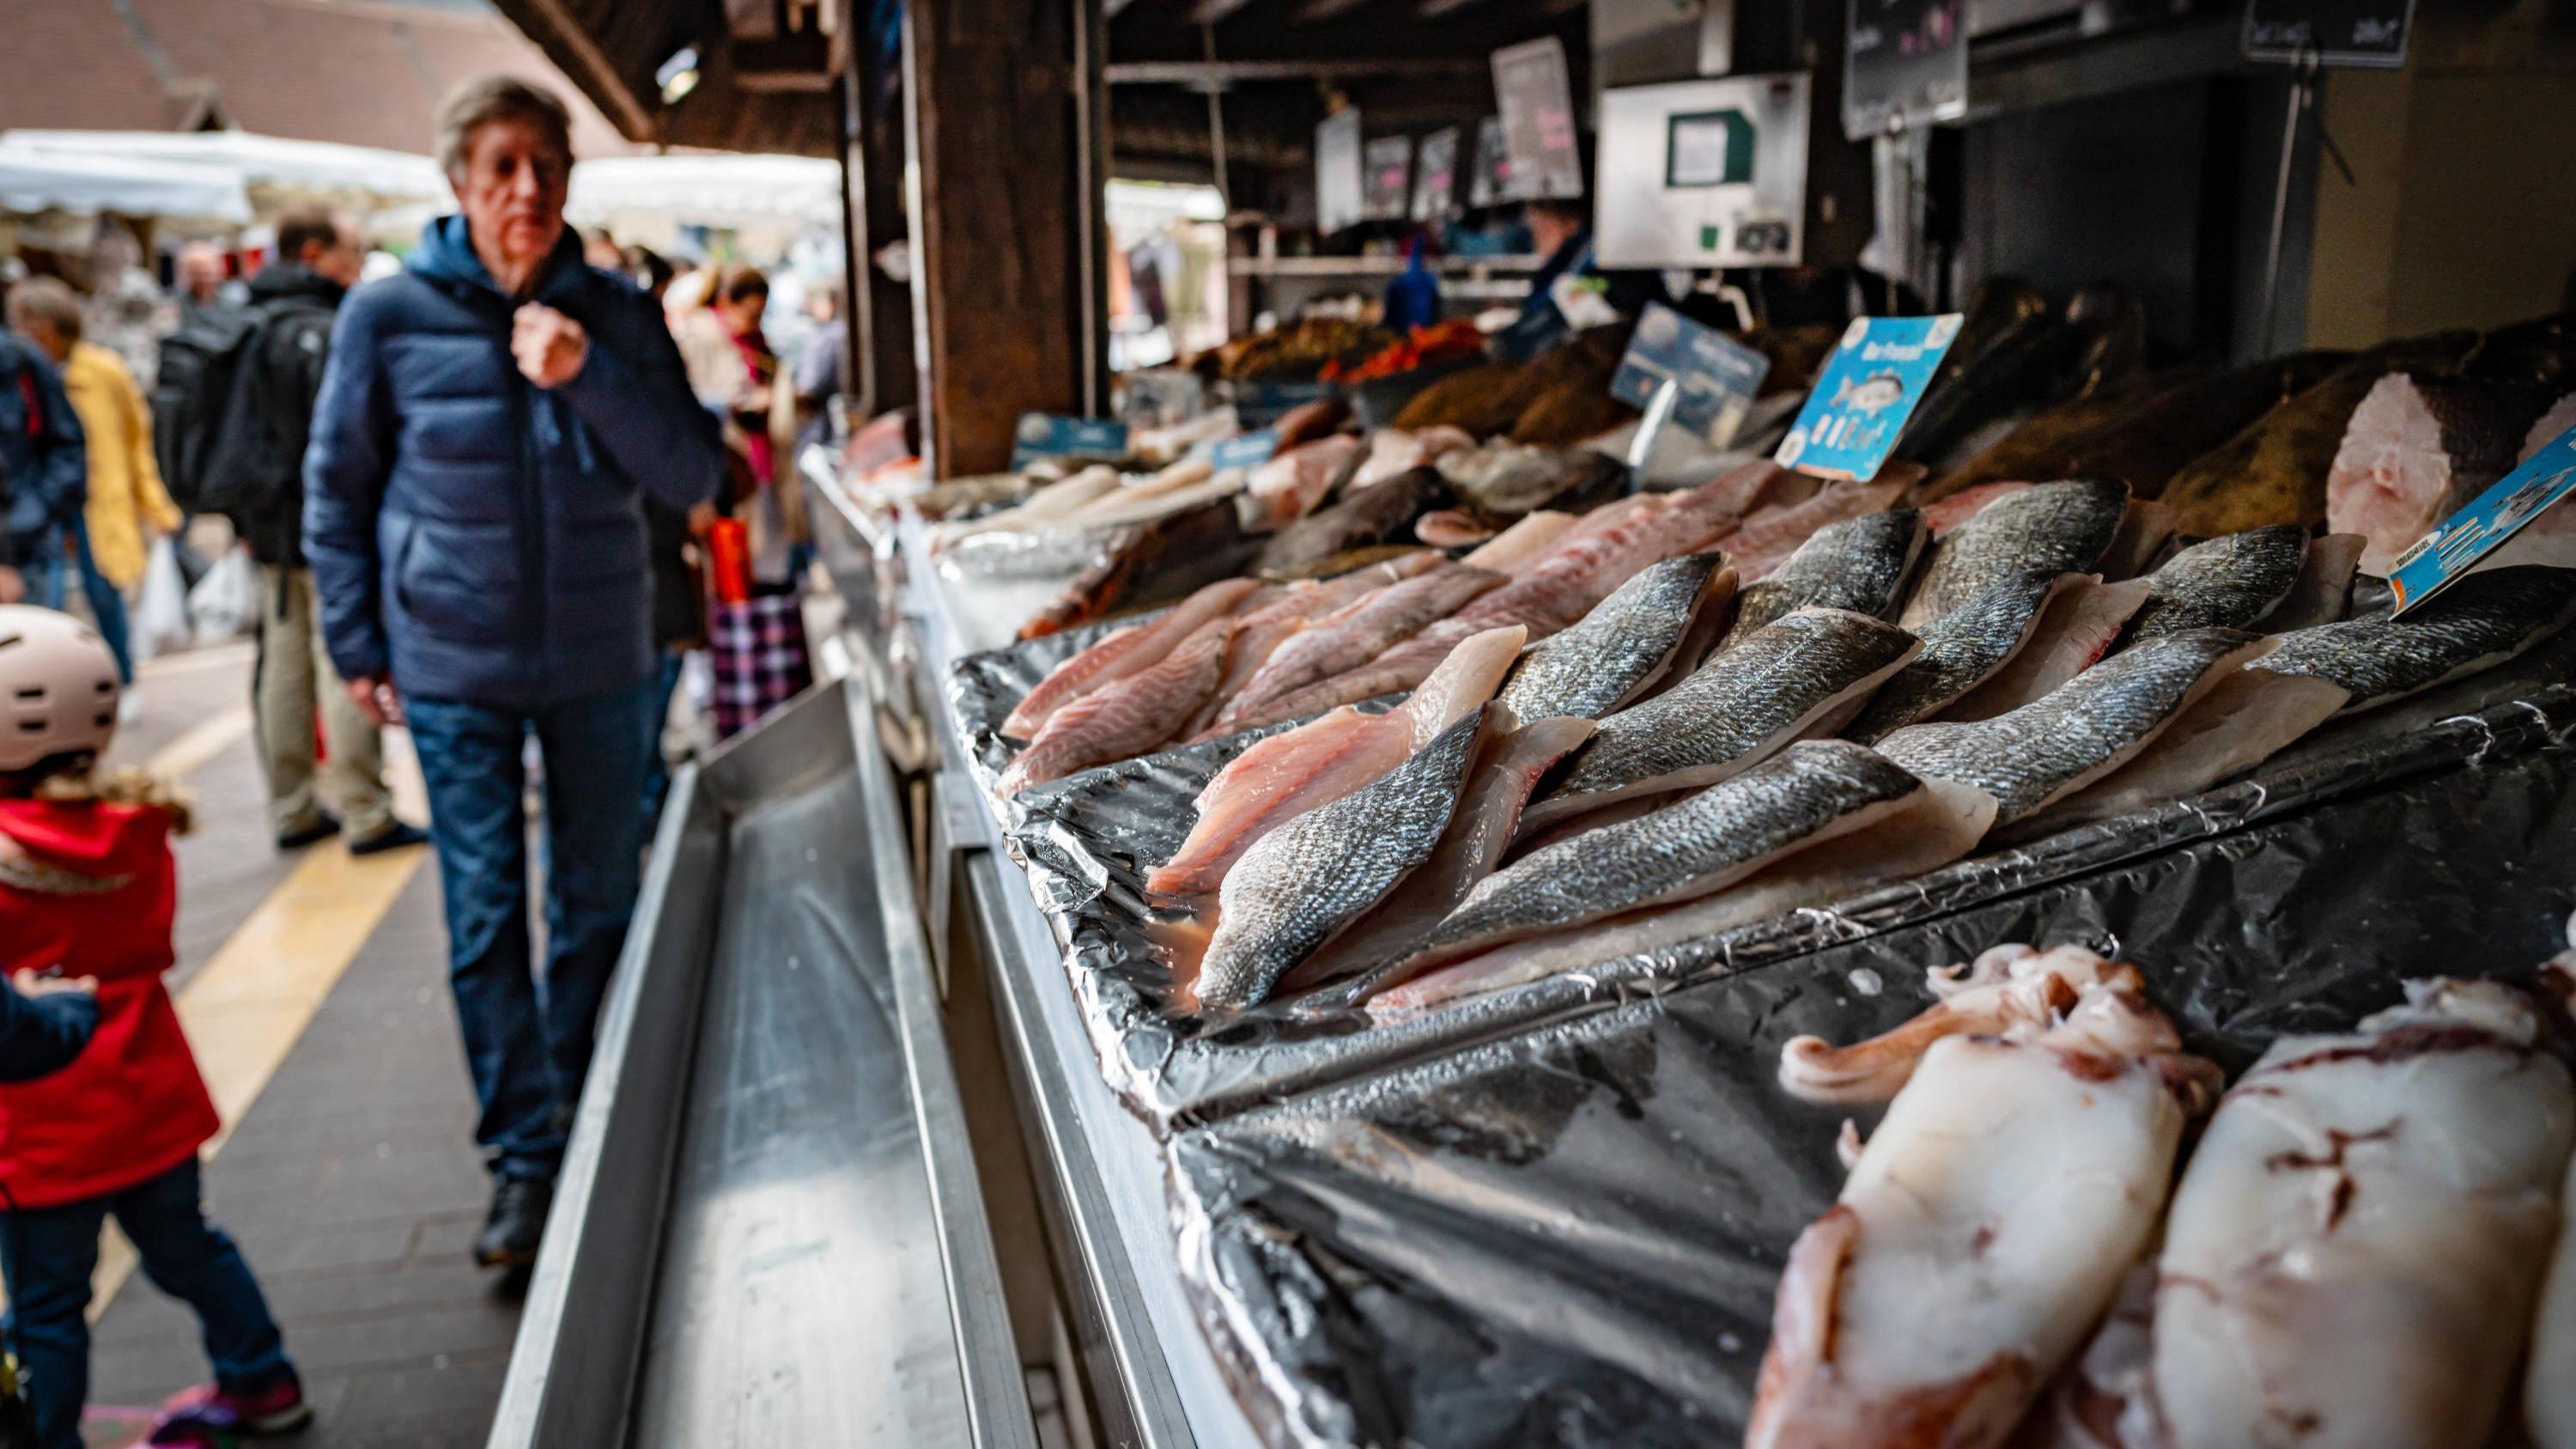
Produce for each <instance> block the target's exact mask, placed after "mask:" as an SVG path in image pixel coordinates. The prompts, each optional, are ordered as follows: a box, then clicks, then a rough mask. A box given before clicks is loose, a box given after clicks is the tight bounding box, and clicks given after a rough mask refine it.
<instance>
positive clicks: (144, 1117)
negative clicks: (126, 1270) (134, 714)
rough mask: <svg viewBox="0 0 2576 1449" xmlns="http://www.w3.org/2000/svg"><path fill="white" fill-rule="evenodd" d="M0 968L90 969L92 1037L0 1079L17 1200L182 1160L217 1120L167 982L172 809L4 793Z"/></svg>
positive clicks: (126, 1182)
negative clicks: (39, 1066) (16, 1079)
mask: <svg viewBox="0 0 2576 1449" xmlns="http://www.w3.org/2000/svg"><path fill="white" fill-rule="evenodd" d="M0 836H6V837H7V838H8V840H9V841H10V842H12V843H14V844H15V845H16V847H17V849H15V850H9V849H7V848H6V847H5V846H0V967H5V968H6V969H7V970H9V971H12V972H15V971H18V970H20V969H22V968H25V967H30V966H32V967H34V968H36V969H37V970H40V971H41V970H45V969H47V968H52V967H59V968H60V969H61V971H62V973H63V974H64V975H66V976H95V977H97V978H98V1034H97V1035H96V1036H94V1037H92V1038H91V1039H90V1044H89V1046H88V1048H87V1049H86V1050H84V1051H83V1052H82V1053H81V1054H80V1056H79V1057H78V1058H76V1059H75V1060H74V1061H73V1062H72V1064H71V1065H70V1066H68V1067H65V1068H64V1069H63V1070H61V1071H59V1072H56V1073H54V1074H53V1075H52V1076H49V1077H40V1078H38V1079H36V1080H35V1081H32V1082H22V1083H19V1084H17V1085H14V1086H0V1186H5V1187H6V1188H7V1189H8V1194H9V1200H10V1201H13V1202H15V1204H16V1205H17V1206H19V1207H22V1208H36V1207H51V1206H54V1205H57V1204H60V1203H67V1202H77V1201H79V1200H80V1199H82V1198H90V1197H98V1196H100V1195H102V1194H105V1193H111V1192H115V1191H118V1190H120V1189H122V1188H128V1187H132V1186H134V1185H135V1184H136V1183H140V1182H145V1181H148V1180H150V1179H152V1178H155V1177H158V1176H160V1175H161V1174H162V1173H165V1172H167V1171H169V1170H170V1169H171V1168H174V1167H176V1166H178V1165H179V1164H180V1163H182V1162H185V1161H187V1160H188V1158H189V1157H190V1156H191V1155H193V1154H194V1153H195V1152H196V1150H197V1149H198V1148H199V1147H201V1146H203V1145H205V1142H206V1139H208V1138H210V1137H212V1136H214V1135H215V1132H216V1130H217V1129H218V1128H219V1127H220V1126H221V1125H222V1123H221V1119H219V1118H218V1117H217V1116H216V1114H215V1104H214V1101H213V1099H211V1098H209V1097H208V1096H207V1095H206V1084H205V1081H204V1079H202V1078H200V1077H199V1076H198V1075H197V1059H196V1057H195V1055H194V1054H192V1053H191V1052H190V1051H189V1050H188V1039H187V1037H186V1036H184V1035H182V1034H181V1032H180V1030H179V1013H178V1012H177V1010H176V1009H174V1008H173V1007H172V1006H171V1004H170V993H169V990H168V989H167V988H165V987H164V986H163V985H162V984H161V973H162V972H164V971H167V970H169V969H170V966H171V963H172V961H173V960H174V959H175V957H174V956H173V955H172V953H171V949H170V921H171V917H172V915H173V914H174V913H175V911H176V910H177V907H178V872H177V869H176V862H174V861H173V860H172V859H171V856H170V838H169V837H170V816H169V814H168V813H167V812H166V811H161V810H151V809H137V808H133V807H129V806H123V805H99V804H87V803H66V802H54V801H39V800H0Z"/></svg>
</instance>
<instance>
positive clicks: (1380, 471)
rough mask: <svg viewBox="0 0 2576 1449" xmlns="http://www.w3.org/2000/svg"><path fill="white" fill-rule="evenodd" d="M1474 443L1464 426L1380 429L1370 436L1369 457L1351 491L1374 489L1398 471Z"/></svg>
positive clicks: (1425, 464) (1426, 463)
mask: <svg viewBox="0 0 2576 1449" xmlns="http://www.w3.org/2000/svg"><path fill="white" fill-rule="evenodd" d="M1474 446H1476V440H1475V439H1474V438H1471V437H1469V436H1467V433H1466V431H1465V430H1464V429H1461V428H1452V427H1447V426H1442V425H1437V424H1435V425H1433V426H1431V427H1428V428H1424V429H1422V430H1421V431H1419V432H1412V431H1407V430H1406V429H1403V428H1380V429H1378V430H1377V431H1376V432H1374V433H1371V434H1370V435H1369V440H1368V456H1367V457H1366V458H1364V459H1362V460H1361V462H1360V466H1359V469H1358V471H1356V472H1354V473H1352V474H1351V481H1350V482H1349V484H1348V485H1346V486H1347V488H1348V489H1349V491H1351V492H1358V491H1359V490H1360V489H1363V488H1373V487H1375V486H1377V485H1378V484H1380V483H1383V482H1385V481H1386V480H1388V479H1389V478H1392V477H1394V476H1396V475H1397V474H1399V473H1403V472H1406V471H1408V470H1410V469H1414V468H1423V467H1428V466H1430V465H1431V464H1432V463H1433V462H1434V461H1435V460H1437V459H1438V458H1439V457H1440V455H1441V454H1443V453H1448V452H1454V451H1456V450H1457V449H1460V448H1472V447H1474Z"/></svg>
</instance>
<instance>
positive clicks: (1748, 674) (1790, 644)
mask: <svg viewBox="0 0 2576 1449" xmlns="http://www.w3.org/2000/svg"><path fill="white" fill-rule="evenodd" d="M1921 647H1922V646H1921V644H1920V643H1918V642H1917V641H1916V639H1915V637H1914V636H1913V635H1911V634H1908V633H1906V632H1905V631H1904V630H1902V629H1899V628H1897V627H1896V626H1895V625H1893V624H1890V623H1886V622H1884V621H1882V620H1879V619H1873V618H1871V617H1869V616H1868V615H1866V614H1855V613H1852V612H1851V611H1849V610H1847V609H1800V610H1798V611H1797V612H1796V613H1794V614H1791V615H1789V616H1788V617H1787V618H1784V619H1781V620H1780V621H1778V622H1777V623H1773V624H1769V625H1765V626H1764V627H1762V628H1760V629H1756V630H1754V631H1753V632H1752V633H1751V634H1749V635H1747V636H1745V638H1744V639H1743V640H1742V641H1741V642H1739V643H1737V644H1736V645H1734V646H1733V647H1732V648H1728V649H1723V650H1720V651H1719V652H1718V653H1717V655H1716V656H1715V657H1713V658H1711V659H1710V660H1709V661H1708V663H1706V664H1704V665H1702V666H1700V669H1699V671H1698V672H1697V673H1695V674H1693V675H1691V677H1690V678H1688V679H1685V680H1683V681H1682V682H1681V683H1679V684H1677V685H1674V686H1673V687H1672V688H1671V689H1670V690H1668V691H1666V692H1665V693H1663V694H1659V695H1657V696H1655V697H1654V698H1653V699H1650V700H1647V701H1646V702H1644V703H1642V704H1638V705H1633V706H1631V707H1629V708H1627V709H1623V710H1621V711H1619V712H1618V713H1616V714H1613V715H1610V716H1608V717H1606V718H1605V719H1603V720H1602V722H1601V729H1600V731H1599V733H1597V734H1595V735H1594V736H1593V737H1592V742H1591V743H1590V744H1588V745H1585V746H1584V747H1583V749H1582V750H1581V751H1580V752H1579V753H1577V754H1576V755H1575V757H1574V762H1573V764H1572V765H1571V766H1570V767H1569V768H1568V769H1567V771H1566V773H1565V777H1564V778H1563V779H1562V780H1559V781H1558V782H1557V783H1556V784H1555V785H1553V786H1551V787H1550V788H1549V789H1548V791H1547V792H1546V793H1545V794H1543V795H1541V796H1540V797H1539V799H1538V800H1537V801H1535V802H1534V803H1532V804H1531V806H1530V808H1529V809H1528V810H1527V811H1525V812H1524V813H1523V814H1522V817H1521V828H1522V829H1523V830H1529V831H1536V830H1539V829H1542V828H1544V827H1546V826H1548V825H1550V824H1553V823H1554V822H1556V821H1559V820H1563V819H1567V818H1569V817H1571V816H1575V815H1581V814H1586V813H1589V812H1591V811H1594V810H1598V809H1600V808H1601V807H1603V806H1605V805H1613V804H1616V803H1618V802H1619V801H1620V800H1623V799H1626V798H1628V797H1629V796H1632V795H1638V794H1644V793H1647V792H1650V791H1661V790H1679V789H1687V788H1692V787H1696V786H1700V785H1714V784H1716V783H1718V782H1719V781H1721V780H1725V779H1727V778H1729V777H1731V776H1733V775H1735V774H1737V773H1739V772H1741V771H1743V770H1745V769H1748V768H1750V767H1751V766H1753V765H1756V764H1758V763H1760V762H1761V761H1763V760H1765V759H1768V758H1769V757H1770V756H1772V755H1773V754H1776V753H1778V752H1779V750H1780V749H1781V748H1782V747H1784V746H1786V745H1787V744H1788V743H1789V742H1790V741H1792V740H1797V739H1803V738H1805V737H1807V736H1809V735H1815V734H1830V733H1832V732H1833V731H1834V730H1836V729H1838V728H1840V727H1841V726H1842V724H1843V723H1844V722H1845V721H1846V720H1848V719H1849V718H1850V717H1851V713H1852V711H1853V710H1855V709H1857V708H1859V706H1860V702H1861V701H1863V700H1865V699H1867V698H1868V697H1869V693H1870V691H1871V690H1874V689H1876V688H1877V687H1878V686H1879V685H1880V684H1882V683H1884V682H1885V681H1886V680H1887V679H1888V678H1889V677H1890V676H1892V675H1894V674H1895V673H1896V672H1897V671H1898V670H1900V669H1902V668H1904V667H1905V663H1906V661H1907V660H1909V659H1912V658H1913V657H1914V655H1915V653H1916V652H1917V651H1918V650H1919V649H1921Z"/></svg>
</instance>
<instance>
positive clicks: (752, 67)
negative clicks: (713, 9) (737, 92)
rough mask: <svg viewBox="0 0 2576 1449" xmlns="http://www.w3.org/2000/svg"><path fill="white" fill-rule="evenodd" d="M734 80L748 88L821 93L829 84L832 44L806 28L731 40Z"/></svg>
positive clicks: (816, 32)
mask: <svg viewBox="0 0 2576 1449" xmlns="http://www.w3.org/2000/svg"><path fill="white" fill-rule="evenodd" d="M733 83H734V84H735V85H738V86H740V87H742V88H743V89H744V90H747V91H771V92H775V91H796V92H806V93H810V94H813V95H821V94H822V93H823V92H824V91H826V90H829V89H830V88H831V85H832V43H831V41H830V40H829V39H827V38H826V37H825V36H824V35H823V34H822V32H820V31H815V30H808V31H804V32H801V33H799V34H795V35H780V36H774V37H772V38H770V39H767V40H744V39H741V38H739V37H737V38H736V39H735V40H734V42H733Z"/></svg>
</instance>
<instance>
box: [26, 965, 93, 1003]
mask: <svg viewBox="0 0 2576 1449" xmlns="http://www.w3.org/2000/svg"><path fill="white" fill-rule="evenodd" d="M10 979H11V980H13V981H15V982H16V983H17V985H18V994H19V995H21V996H26V997H38V996H68V995H70V994H72V993H74V992H78V993H80V994H81V995H84V996H96V995H97V994H98V978H97V977H95V976H39V975H37V974H36V973H35V971H34V970H32V969H29V970H25V971H21V972H19V973H18V974H17V975H16V976H14V977H12V978H10Z"/></svg>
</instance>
